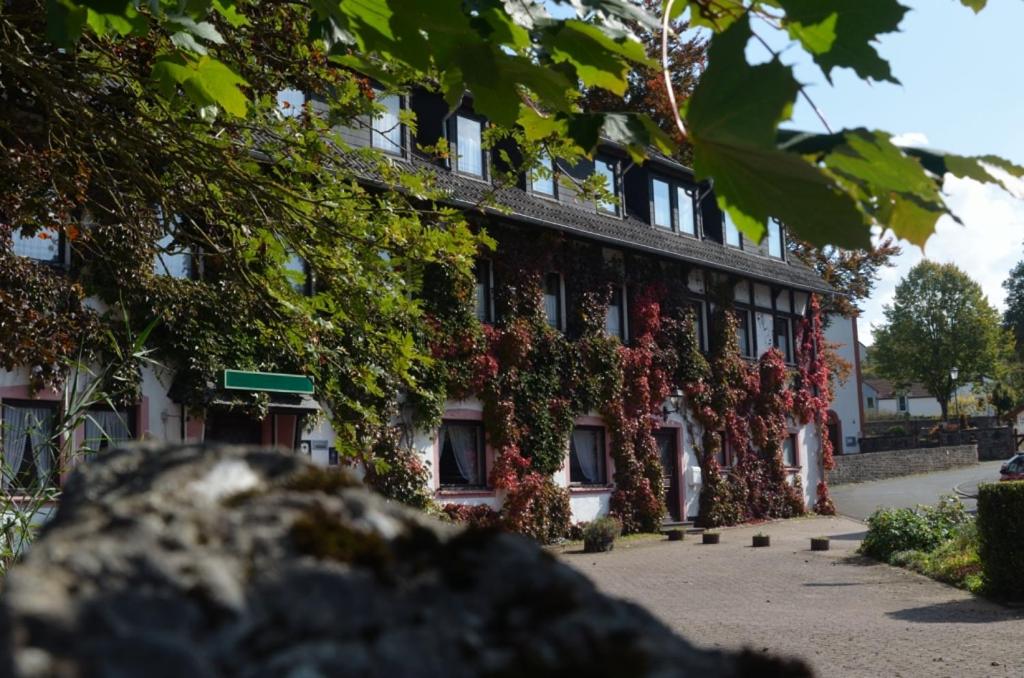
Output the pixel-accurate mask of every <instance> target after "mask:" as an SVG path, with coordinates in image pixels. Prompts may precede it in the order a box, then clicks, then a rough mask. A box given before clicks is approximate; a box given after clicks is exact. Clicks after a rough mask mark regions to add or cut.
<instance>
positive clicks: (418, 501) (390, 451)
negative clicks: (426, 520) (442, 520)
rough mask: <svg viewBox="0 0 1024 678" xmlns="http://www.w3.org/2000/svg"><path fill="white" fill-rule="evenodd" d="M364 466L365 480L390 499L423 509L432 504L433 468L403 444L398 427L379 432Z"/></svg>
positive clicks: (364, 461) (364, 460) (428, 507)
mask: <svg viewBox="0 0 1024 678" xmlns="http://www.w3.org/2000/svg"><path fill="white" fill-rule="evenodd" d="M363 466H364V467H365V469H366V475H365V476H364V477H363V482H365V483H366V484H367V485H368V486H369V487H372V488H373V489H375V490H376V491H377V492H379V493H380V494H382V495H383V496H385V497H387V498H388V499H394V500H395V501H400V502H402V503H403V504H406V505H408V506H412V507H413V508H418V509H421V510H427V509H430V508H431V507H432V504H433V503H434V496H433V493H432V492H431V491H430V468H429V467H428V466H427V465H426V464H425V463H424V461H423V458H422V457H421V456H420V454H419V453H418V452H417V451H416V450H414V449H412V448H410V447H408V446H406V445H403V444H402V439H401V432H400V431H399V430H398V429H397V428H386V429H384V430H382V431H381V432H380V433H379V434H378V437H377V440H376V441H375V442H374V444H373V447H372V449H371V452H370V454H369V455H368V456H367V457H366V458H364V459H363Z"/></svg>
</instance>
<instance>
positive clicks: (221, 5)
mask: <svg viewBox="0 0 1024 678" xmlns="http://www.w3.org/2000/svg"><path fill="white" fill-rule="evenodd" d="M213 9H214V10H215V11H216V12H217V14H220V15H221V16H222V17H223V18H224V20H225V21H227V22H228V23H229V24H231V26H232V27H234V28H240V27H242V26H247V25H248V24H249V20H248V19H247V18H246V17H245V15H244V14H240V13H239V11H238V4H237V3H236V2H235V1H234V0H213Z"/></svg>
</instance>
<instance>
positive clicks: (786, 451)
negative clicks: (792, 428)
mask: <svg viewBox="0 0 1024 678" xmlns="http://www.w3.org/2000/svg"><path fill="white" fill-rule="evenodd" d="M798 461H799V460H798V459H797V456H796V434H793V433H791V434H790V435H788V436H786V437H785V438H784V439H783V440H782V463H783V465H785V467H786V468H796V467H797V466H798V465H799V464H798Z"/></svg>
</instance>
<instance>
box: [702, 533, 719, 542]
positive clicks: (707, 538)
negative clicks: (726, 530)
mask: <svg viewBox="0 0 1024 678" xmlns="http://www.w3.org/2000/svg"><path fill="white" fill-rule="evenodd" d="M721 536H722V535H720V534H719V533H718V532H705V533H704V534H702V535H701V541H702V542H703V543H705V544H717V543H718V540H719V538H720V537H721Z"/></svg>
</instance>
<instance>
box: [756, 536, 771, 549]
mask: <svg viewBox="0 0 1024 678" xmlns="http://www.w3.org/2000/svg"><path fill="white" fill-rule="evenodd" d="M771 545H772V538H771V537H769V536H768V535H767V534H755V535H754V537H753V546H754V548H755V549H760V548H764V547H766V546H771Z"/></svg>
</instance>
